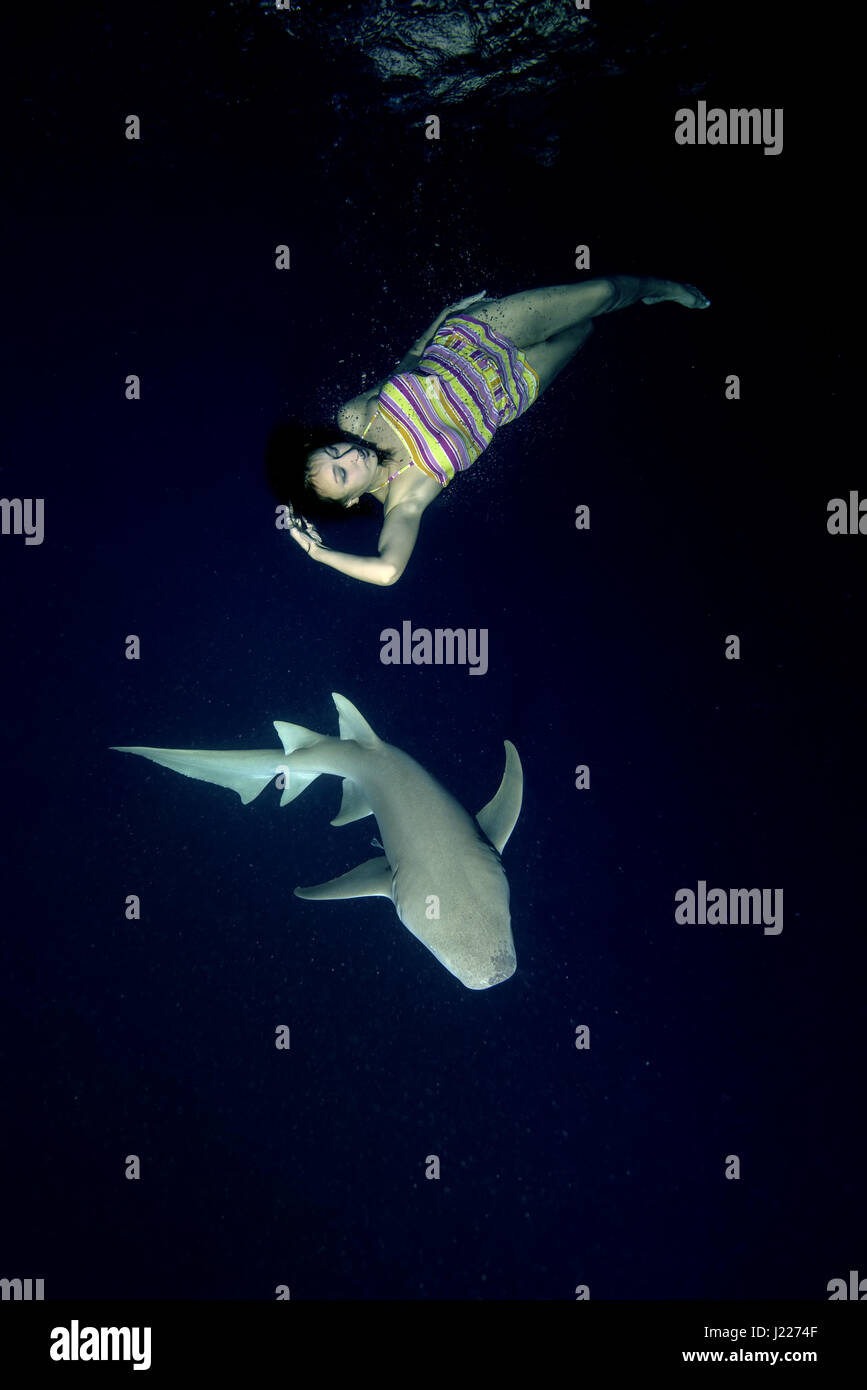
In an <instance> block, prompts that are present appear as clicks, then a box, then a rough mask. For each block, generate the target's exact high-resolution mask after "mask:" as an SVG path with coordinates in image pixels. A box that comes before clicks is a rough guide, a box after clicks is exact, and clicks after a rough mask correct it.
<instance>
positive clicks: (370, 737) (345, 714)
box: [331, 690, 382, 748]
mask: <svg viewBox="0 0 867 1390" xmlns="http://www.w3.org/2000/svg"><path fill="white" fill-rule="evenodd" d="M331 698H332V700H333V701H334V703H335V705H336V706H337V713H338V715H339V723H340V737H341V738H353V739H355V742H356V743H360V744H361V747H362V748H378V747H379V745H380V744H381V742H382V739H380V738H377V736H376V734H375V733H374V732H373V730H372V729H371V727H370V725H369V724H368V722H367V720H366V719H365V717H364V715H363V714H359V713H358V710H357V709H356V708H355V705H354V704H353V703H352V701H351V700H347V698H346V696H345V695H338V694H337V693H336V692H335V691H333V690H332V692H331Z"/></svg>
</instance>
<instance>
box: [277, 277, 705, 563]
mask: <svg viewBox="0 0 867 1390" xmlns="http://www.w3.org/2000/svg"><path fill="white" fill-rule="evenodd" d="M638 300H641V302H642V303H643V304H658V303H661V302H662V301H663V300H672V301H673V302H674V303H677V304H683V305H685V306H686V307H687V308H690V309H706V308H707V307H708V305H709V303H710V301H709V300H708V299H706V298H705V296H704V295H703V294H702V293H701V292H700V291H699V290H697V289H696V288H695V287H694V286H693V285H682V284H678V283H677V282H676V281H674V280H658V279H654V278H652V277H648V276H635V275H611V276H608V277H606V278H605V279H599V280H587V281H585V282H584V283H583V284H580V285H553V286H550V287H548V288H545V289H538V290H525V291H524V292H523V293H520V294H512V295H508V296H506V298H504V299H487V298H486V297H485V294H484V291H483V292H482V293H481V294H478V295H472V296H471V297H470V298H469V299H462V300H460V301H459V302H458V303H457V304H451V305H449V306H448V307H447V308H445V309H444V310H443V312H442V313H441V314H440V315H439V317H438V318H436V319H435V320H434V322H433V323H432V324H431V325H430V327H429V328H428V329H427V331H426V332H425V333H423V334H422V336H421V337H420V338H419V339H418V341H417V342H416V343H414V344H413V346H412V347H411V348H410V350H409V352H408V353H407V354H406V356H405V357H404V358H403V359H402V360H401V361H400V362H399V363H398V364H397V366H396V367H395V369H394V372H393V373H392V375H391V376H389V377H386V378H385V380H384V381H380V382H379V383H378V384H377V385H376V386H373V387H371V388H370V390H368V391H363V392H362V393H361V395H359V396H354V397H353V399H352V400H350V401H347V402H346V404H345V405H344V406H343V407H342V408H341V409H340V410H339V411H338V414H337V425H338V428H337V429H334V428H333V427H324V428H313V429H305V428H304V427H293V426H291V425H290V426H288V427H283V428H284V429H286V428H288V430H289V433H290V435H291V434H292V433H293V431H294V439H293V440H292V443H291V444H290V445H289V446H288V447H287V446H286V443H285V437H284V439H282V440H281V439H280V438H278V437H276V435H275V437H274V438H273V439H272V445H271V463H270V467H271V475H272V484H273V485H274V486H275V491H276V492H277V495H278V496H279V497H280V500H281V501H283V502H284V503H285V504H286V514H287V529H288V530H289V532H290V534H291V536H292V538H293V540H295V541H297V542H298V544H299V545H300V546H301V547H302V549H303V550H304V551H305V552H306V553H307V554H308V555H309V556H310V558H311V559H312V560H318V561H320V562H321V563H322V564H325V565H330V566H331V568H332V569H336V570H340V572H341V573H342V574H347V575H349V576H350V577H351V578H353V579H360V580H363V581H364V582H365V583H368V584H395V583H396V582H397V580H398V579H399V578H400V576H401V575H402V574H403V572H404V570H405V569H406V566H407V563H408V561H409V558H410V555H411V554H412V551H413V547H414V545H415V541H416V537H417V535H418V529H419V524H420V522H421V517H422V513H423V512H424V510H425V508H426V507H428V506H429V505H430V503H431V502H432V501H433V500H434V498H435V497H437V496H438V495H439V493H440V491H441V489H442V488H444V487H446V486H447V485H448V483H449V482H450V481H451V479H452V478H453V477H454V476H455V474H456V473H458V472H462V471H463V470H464V469H466V468H470V467H471V466H472V464H473V463H474V462H475V460H476V459H477V458H478V456H479V454H480V453H481V452H482V451H483V449H485V448H486V447H487V445H488V444H489V443H490V442H491V439H492V438H493V436H494V433H495V432H496V430H497V429H498V428H500V427H501V426H502V425H505V424H509V423H510V422H511V421H512V420H516V419H517V418H518V416H519V415H522V414H523V413H524V411H525V410H527V409H528V408H529V406H531V405H532V404H533V403H534V402H535V401H536V400H538V398H539V396H540V395H541V393H542V392H543V391H544V390H545V388H546V387H547V386H548V385H550V383H551V382H552V381H553V380H554V378H555V377H556V376H557V374H558V373H559V372H561V371H562V370H563V368H564V367H565V366H566V363H567V362H569V361H570V360H571V359H572V357H574V355H575V353H576V352H577V351H578V349H579V348H580V347H582V346H583V344H584V343H585V342H586V341H587V339H588V337H589V336H590V333H591V332H592V329H593V319H595V318H598V317H599V316H600V315H601V314H611V313H614V311H615V310H617V309H625V308H626V307H627V305H629V304H635V303H636V302H637V301H638ZM470 305H473V306H474V307H473V310H472V313H471V314H463V313H461V312H460V311H461V310H462V309H466V308H468V306H470ZM277 433H279V431H278V432H277ZM365 494H370V495H371V496H372V497H373V498H375V499H376V500H377V501H379V502H381V503H382V506H383V510H384V520H383V526H382V530H381V532H380V536H379V545H378V553H377V554H376V555H355V554H351V553H349V552H347V551H342V550H334V549H332V548H331V547H329V546H327V545H325V544H324V542H323V541H322V538H321V536H320V535H319V532H318V531H317V530H316V528H315V526H313V525H312V523H311V520H310V517H312V516H316V517H318V516H328V515H346V513H347V511H348V509H349V508H352V507H354V506H356V505H357V504H358V502H359V500H360V499H361V498H362V497H364V496H365Z"/></svg>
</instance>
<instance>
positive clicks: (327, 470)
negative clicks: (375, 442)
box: [310, 443, 377, 507]
mask: <svg viewBox="0 0 867 1390" xmlns="http://www.w3.org/2000/svg"><path fill="white" fill-rule="evenodd" d="M376 468H377V458H376V452H375V450H373V449H371V448H369V447H368V446H367V445H366V444H346V443H341V444H328V445H326V447H325V448H324V449H315V450H314V451H313V453H312V454H311V455H310V482H311V484H312V486H313V488H314V490H315V491H316V492H318V493H319V496H320V497H325V498H327V499H328V500H329V502H342V503H343V505H344V506H345V507H354V506H356V505H357V503H358V500H359V498H360V497H363V496H364V494H365V492H367V489H368V488H369V487H370V485H371V483H372V482H373V478H374V475H375V473H376Z"/></svg>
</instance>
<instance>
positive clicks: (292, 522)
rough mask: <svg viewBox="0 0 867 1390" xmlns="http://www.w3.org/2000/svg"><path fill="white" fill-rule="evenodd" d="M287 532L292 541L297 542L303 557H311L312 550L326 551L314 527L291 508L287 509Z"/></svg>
mask: <svg viewBox="0 0 867 1390" xmlns="http://www.w3.org/2000/svg"><path fill="white" fill-rule="evenodd" d="M288 531H289V535H290V536H291V537H292V539H293V541H297V542H298V544H299V545H300V546H301V549H302V550H303V551H304V553H305V555H312V554H313V552H314V550H327V549H328V547H327V545H326V544H325V542H324V541H323V539H322V537H321V536H320V534H319V532H318V531H317V530H316V527H315V526H313V525H312V524H311V523H310V522H309V521H308V520H307V518H306V517H304V516H299V515H298V514H297V512H293V510H292V508H291V507H290V508H289V526H288Z"/></svg>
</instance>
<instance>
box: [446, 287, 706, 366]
mask: <svg viewBox="0 0 867 1390" xmlns="http://www.w3.org/2000/svg"><path fill="white" fill-rule="evenodd" d="M639 299H641V300H643V301H644V302H645V303H646V304H658V303H660V302H661V301H662V300H664V299H670V300H673V301H674V302H675V303H678V304H685V305H686V306H687V307H688V308H690V309H704V308H706V307H707V305H708V304H709V302H710V301H709V300H707V299H706V298H705V296H704V295H703V294H702V293H701V291H700V290H697V289H696V288H695V287H694V286H693V285H681V284H678V282H677V281H676V280H659V279H657V278H656V277H655V276H651V275H608V276H606V277H605V278H604V279H600V280H585V281H584V282H583V284H580V285H548V286H546V287H544V288H542V289H538V290H522V291H521V292H520V293H519V294H510V295H507V296H506V297H505V299H492V300H482V301H481V302H480V303H479V304H472V305H470V307H469V309H468V310H467V313H468V314H469V315H470V316H471V317H473V318H479V319H483V320H484V321H485V323H489V324H490V325H491V327H492V328H493V329H494V331H495V332H496V333H502V335H503V337H505V338H510V339H511V340H512V342H513V343H514V344H515V345H516V347H519V348H523V347H525V346H532V345H533V344H534V343H541V342H544V341H545V340H546V339H549V338H551V337H553V336H554V335H555V334H557V333H562V332H564V331H565V330H566V329H567V328H574V327H575V326H576V325H578V324H580V323H585V322H587V320H589V319H593V318H597V317H598V316H599V315H600V314H613V313H614V312H615V311H616V310H617V309H625V308H627V306H628V305H630V304H635V303H636V302H637V300H639Z"/></svg>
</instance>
